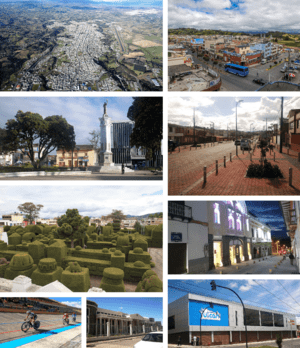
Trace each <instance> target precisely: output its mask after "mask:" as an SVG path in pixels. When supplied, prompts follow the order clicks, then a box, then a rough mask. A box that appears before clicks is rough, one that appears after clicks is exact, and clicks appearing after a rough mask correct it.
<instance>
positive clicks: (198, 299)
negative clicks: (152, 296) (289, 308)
mask: <svg viewBox="0 0 300 348" xmlns="http://www.w3.org/2000/svg"><path fill="white" fill-rule="evenodd" d="M245 321H246V325H247V340H248V342H258V341H267V340H273V341H275V340H276V336H277V335H278V334H279V335H280V336H281V337H282V338H295V337H296V332H297V326H296V316H295V314H291V313H284V312H279V311H276V310H270V309H266V308H262V307H256V306H249V305H245V318H244V313H243V307H242V305H241V303H237V302H233V301H225V300H220V299H217V298H213V297H207V296H202V295H195V294H186V295H185V296H183V297H181V298H179V299H177V300H175V301H173V302H171V303H169V310H168V338H169V343H175V344H176V343H177V342H178V338H179V336H180V339H181V344H189V345H191V343H194V342H195V341H196V342H197V341H198V342H199V341H200V342H201V341H202V345H203V346H211V345H220V346H224V345H227V344H232V343H244V342H245V340H246V338H245Z"/></svg>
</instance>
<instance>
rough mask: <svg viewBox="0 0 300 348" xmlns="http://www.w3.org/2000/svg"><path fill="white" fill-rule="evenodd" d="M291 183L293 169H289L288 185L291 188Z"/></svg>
mask: <svg viewBox="0 0 300 348" xmlns="http://www.w3.org/2000/svg"><path fill="white" fill-rule="evenodd" d="M292 183H293V168H289V185H290V186H292Z"/></svg>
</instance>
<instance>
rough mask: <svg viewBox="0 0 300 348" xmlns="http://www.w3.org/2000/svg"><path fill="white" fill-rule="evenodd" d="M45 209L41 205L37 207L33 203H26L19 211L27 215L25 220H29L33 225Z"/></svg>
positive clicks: (19, 207)
mask: <svg viewBox="0 0 300 348" xmlns="http://www.w3.org/2000/svg"><path fill="white" fill-rule="evenodd" d="M43 207H44V206H43V205H41V204H38V205H35V204H33V203H32V202H26V203H23V204H20V205H19V206H18V209H19V210H20V212H22V213H24V214H25V219H27V220H28V221H29V224H30V225H31V224H32V221H33V220H34V219H36V218H38V216H39V212H40V210H41V209H42V208H43Z"/></svg>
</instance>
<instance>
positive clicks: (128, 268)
mask: <svg viewBox="0 0 300 348" xmlns="http://www.w3.org/2000/svg"><path fill="white" fill-rule="evenodd" d="M148 269H151V267H150V264H149V265H146V264H144V262H142V261H135V262H134V263H133V262H127V263H125V267H124V278H125V279H128V280H130V281H140V280H141V279H142V276H143V274H144V273H145V272H146V271H148Z"/></svg>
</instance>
